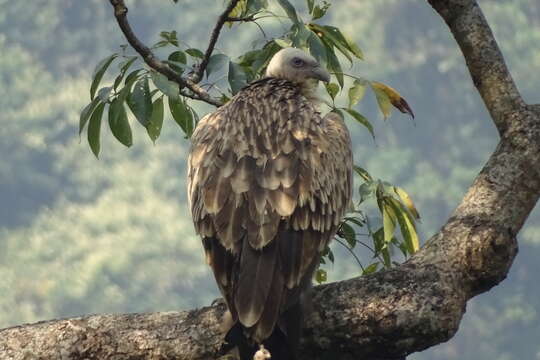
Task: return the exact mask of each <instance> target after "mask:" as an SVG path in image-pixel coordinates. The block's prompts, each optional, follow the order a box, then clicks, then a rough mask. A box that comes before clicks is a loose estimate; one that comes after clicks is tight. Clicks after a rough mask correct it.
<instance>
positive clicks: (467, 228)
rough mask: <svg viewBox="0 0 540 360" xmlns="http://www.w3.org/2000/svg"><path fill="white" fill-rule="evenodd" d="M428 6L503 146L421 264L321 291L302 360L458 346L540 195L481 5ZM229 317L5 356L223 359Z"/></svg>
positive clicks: (9, 347)
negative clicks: (449, 35)
mask: <svg viewBox="0 0 540 360" xmlns="http://www.w3.org/2000/svg"><path fill="white" fill-rule="evenodd" d="M111 1H112V0H111ZM429 2H430V4H432V5H433V7H434V8H435V9H436V10H437V11H439V12H440V14H441V16H442V17H443V18H444V19H445V20H446V21H447V23H448V24H449V26H450V28H451V30H452V32H453V33H454V34H455V37H456V40H457V42H458V43H459V44H460V47H461V48H462V49H464V50H463V53H464V56H465V58H466V60H467V64H468V66H469V70H470V72H471V76H472V78H473V79H474V81H475V84H476V85H477V87H478V89H479V91H480V93H481V94H482V97H483V98H484V102H485V103H486V106H487V107H488V109H489V110H490V113H491V114H492V115H493V117H494V122H495V124H496V125H497V127H498V128H499V130H500V132H501V141H500V143H499V145H498V146H497V149H496V150H495V152H494V153H493V154H492V156H491V157H490V159H489V160H488V162H487V164H486V165H485V166H484V168H483V169H482V171H481V172H480V174H479V175H478V176H477V178H476V180H475V181H474V183H473V185H472V186H471V187H470V189H469V191H468V192H467V194H466V195H465V198H464V199H463V201H462V202H461V204H460V205H459V206H458V207H457V209H456V210H455V211H454V213H453V214H452V216H451V217H450V219H449V220H448V222H447V223H446V225H444V227H443V228H442V229H441V230H440V231H439V232H438V233H437V234H436V235H435V236H433V237H432V238H431V239H430V240H429V241H428V242H427V244H426V245H425V246H424V247H423V248H422V249H421V250H420V251H419V252H418V253H417V254H416V255H415V256H414V257H413V258H411V259H410V260H409V261H407V262H406V263H405V264H403V265H401V266H399V267H396V268H394V269H391V270H388V271H385V272H380V273H377V274H373V275H370V276H365V277H361V278H354V279H350V280H347V281H343V282H339V283H333V284H328V285H324V286H319V287H317V288H315V291H314V301H313V303H314V311H313V314H312V316H311V318H310V319H309V320H308V321H307V324H306V329H305V335H304V338H303V343H302V349H301V352H302V357H301V358H302V359H325V358H327V357H330V356H331V357H332V359H336V360H337V359H354V358H362V359H365V360H369V359H371V360H374V359H379V360H380V359H399V358H403V356H405V355H407V354H409V353H412V352H415V351H420V350H423V349H426V348H428V347H430V346H433V345H436V344H439V343H441V342H444V341H447V340H448V339H450V338H451V337H452V336H453V335H454V334H455V332H456V331H457V329H458V326H459V323H460V321H461V317H462V315H463V313H464V311H465V307H466V303H467V301H468V300H469V299H470V298H472V297H473V296H475V295H477V294H479V293H482V292H485V291H487V290H489V289H490V288H491V287H493V286H495V285H497V284H498V283H499V282H500V281H502V280H503V279H504V278H505V277H506V274H507V272H508V270H509V268H510V266H511V264H512V261H513V259H514V256H515V255H516V252H517V241H516V235H517V233H518V232H519V230H520V229H521V227H522V226H523V223H524V222H525V220H526V219H527V217H528V215H529V213H530V212H531V210H532V209H533V207H534V205H535V204H536V202H537V201H538V198H539V196H540V173H539V171H540V170H539V169H540V106H539V105H532V106H528V105H525V104H524V103H523V101H522V100H521V97H520V96H519V93H518V92H517V90H516V88H515V85H514V84H513V81H512V78H511V76H510V74H509V73H508V70H507V68H506V66H504V60H503V58H502V55H501V54H500V51H499V49H498V47H497V44H496V42H495V40H494V38H493V35H492V34H491V31H490V30H489V26H488V24H487V22H486V20H485V18H484V17H483V15H482V13H481V11H480V8H479V7H478V4H477V3H476V1H474V0H444V1H443V0H440V1H436V0H429ZM466 19H467V21H465V20H466ZM473 45H474V46H473ZM491 87H495V89H492V88H491ZM223 311H224V306H223V304H217V305H214V306H210V307H206V308H202V309H197V310H192V311H187V312H180V313H157V314H132V315H95V316H89V317H85V318H77V319H71V320H54V321H50V322H43V323H38V324H33V325H24V326H20V327H13V328H8V329H4V330H2V331H0V359H28V358H32V357H34V358H38V357H39V358H45V359H57V358H61V357H65V358H71V359H83V358H99V359H119V358H123V359H125V358H133V359H134V358H145V359H158V358H159V359H173V358H174V359H215V358H216V357H218V356H219V355H220V351H219V350H220V346H221V337H220V330H219V322H220V317H221V314H222V313H223Z"/></svg>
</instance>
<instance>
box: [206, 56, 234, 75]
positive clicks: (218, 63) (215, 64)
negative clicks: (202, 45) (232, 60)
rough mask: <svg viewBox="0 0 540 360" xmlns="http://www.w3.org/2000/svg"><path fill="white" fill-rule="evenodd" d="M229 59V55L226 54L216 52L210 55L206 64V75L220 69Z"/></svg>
mask: <svg viewBox="0 0 540 360" xmlns="http://www.w3.org/2000/svg"><path fill="white" fill-rule="evenodd" d="M227 61H229V57H228V56H227V55H225V54H214V55H212V56H210V59H209V60H208V65H207V66H206V76H207V77H208V76H210V74H212V73H213V72H215V71H218V70H220V69H221V68H222V67H224V66H225V64H226V63H227Z"/></svg>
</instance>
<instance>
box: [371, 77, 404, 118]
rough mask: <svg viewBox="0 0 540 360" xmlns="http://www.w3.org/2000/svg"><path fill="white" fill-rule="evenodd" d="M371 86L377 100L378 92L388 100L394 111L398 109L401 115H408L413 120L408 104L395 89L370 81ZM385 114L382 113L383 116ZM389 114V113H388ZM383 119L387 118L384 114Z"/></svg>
mask: <svg viewBox="0 0 540 360" xmlns="http://www.w3.org/2000/svg"><path fill="white" fill-rule="evenodd" d="M371 86H372V87H373V89H374V90H375V94H376V95H377V100H378V101H379V95H378V94H377V93H378V92H379V91H380V92H382V93H384V94H385V95H386V96H387V97H388V99H389V100H390V103H391V104H392V105H394V107H395V108H396V109H398V110H399V111H401V112H402V113H404V114H409V115H411V116H412V118H413V119H414V113H413V111H412V109H411V108H410V106H409V104H408V103H407V101H405V99H404V98H403V97H402V96H401V95H400V94H399V92H397V90H396V89H394V88H392V87H390V86H388V85H385V84H383V83H380V82H378V81H372V82H371ZM379 106H381V103H380V102H379ZM381 111H383V109H382V106H381ZM384 113H385V112H384V111H383V114H384ZM388 114H389V112H388ZM384 115H385V117H387V115H386V114H384Z"/></svg>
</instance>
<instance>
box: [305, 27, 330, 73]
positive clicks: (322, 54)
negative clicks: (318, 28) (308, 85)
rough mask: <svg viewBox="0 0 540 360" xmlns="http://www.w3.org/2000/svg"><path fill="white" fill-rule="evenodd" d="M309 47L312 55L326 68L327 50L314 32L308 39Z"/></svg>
mask: <svg viewBox="0 0 540 360" xmlns="http://www.w3.org/2000/svg"><path fill="white" fill-rule="evenodd" d="M307 45H308V48H309V52H310V54H311V55H312V56H313V57H314V58H315V59H317V61H318V62H319V64H321V66H326V59H327V55H326V48H325V47H324V44H323V42H322V40H321V39H320V38H319V37H318V36H317V34H316V33H314V32H312V33H311V35H310V36H309V37H308V39H307Z"/></svg>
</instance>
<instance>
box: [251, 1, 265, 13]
mask: <svg viewBox="0 0 540 360" xmlns="http://www.w3.org/2000/svg"><path fill="white" fill-rule="evenodd" d="M267 7H268V0H247V8H248V10H249V13H251V14H253V13H256V12H259V11H260V10H263V9H266V8H267Z"/></svg>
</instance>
